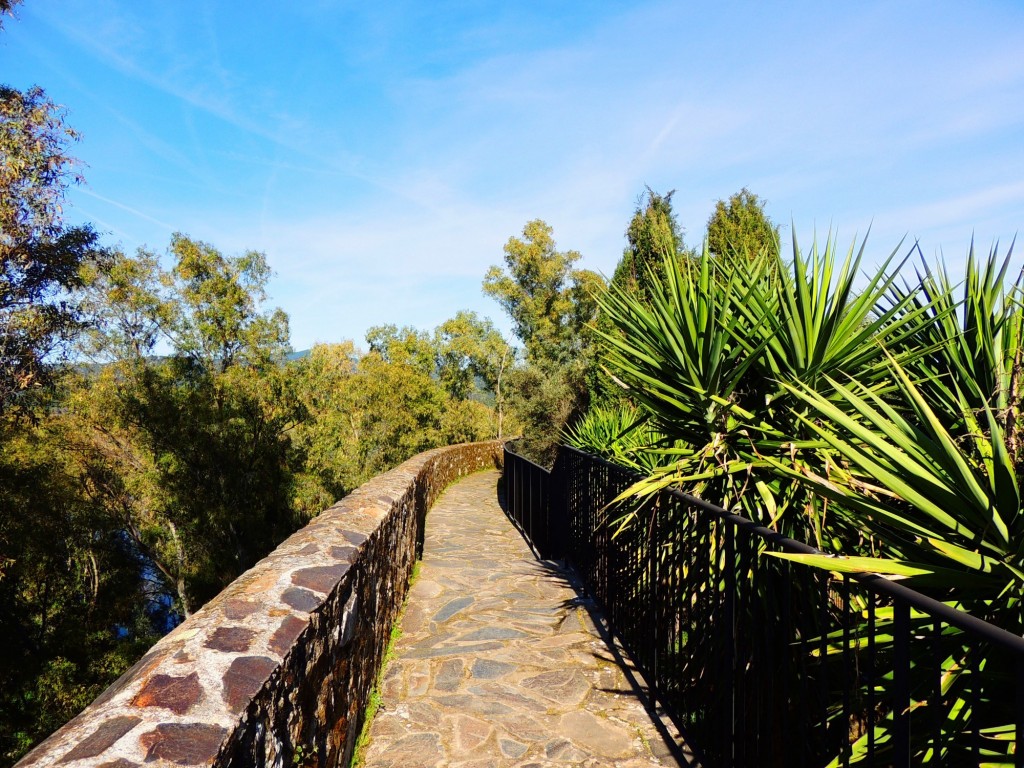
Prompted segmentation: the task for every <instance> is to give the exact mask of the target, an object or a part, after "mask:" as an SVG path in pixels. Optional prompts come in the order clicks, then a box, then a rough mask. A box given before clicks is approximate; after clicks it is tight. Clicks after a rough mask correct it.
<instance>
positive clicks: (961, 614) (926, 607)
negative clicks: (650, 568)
mask: <svg viewBox="0 0 1024 768" xmlns="http://www.w3.org/2000/svg"><path fill="white" fill-rule="evenodd" d="M561 448H562V450H567V451H571V452H573V453H577V454H579V455H581V456H585V457H586V458H587V459H590V460H591V461H594V462H597V463H599V464H604V465H606V466H608V467H611V468H613V469H616V470H618V471H621V472H625V473H627V474H631V475H633V476H634V477H635V478H636V479H637V480H640V479H643V474H642V473H640V472H637V471H636V470H635V469H633V468H631V467H626V466H623V465H622V464H616V463H615V462H613V461H609V460H608V459H605V458H604V457H602V456H596V455H594V454H592V453H587V452H586V451H581V450H579V449H578V448H573V447H572V446H568V445H563V446H561ZM516 455H518V454H516ZM524 460H525V461H529V459H524ZM666 490H667V491H668V493H669V494H671V495H672V496H674V497H675V498H677V499H679V500H681V501H684V502H686V503H687V504H690V505H692V506H695V507H698V508H700V509H703V510H704V511H706V512H709V513H711V514H713V515H716V516H717V517H719V518H721V519H723V520H725V521H727V522H729V523H731V524H733V525H734V526H736V527H737V528H740V529H742V530H744V531H746V532H747V533H749V534H752V535H754V536H757V537H759V538H761V539H764V540H765V541H768V542H770V543H772V544H774V545H775V546H777V547H779V548H780V549H782V550H784V551H787V552H793V553H794V554H801V555H824V556H826V557H835V556H834V555H830V554H829V553H827V552H822V551H821V550H820V549H816V548H815V547H812V546H811V545H810V544H804V543H803V542H800V541H797V540H796V539H791V538H789V537H788V536H784V535H782V534H781V533H779V532H778V531H773V530H772V529H771V528H768V527H766V526H763V525H760V524H758V523H755V522H754V521H753V520H750V519H748V518H746V517H743V516H742V515H737V514H736V513H734V512H729V510H727V509H725V508H724V507H720V506H718V505H717V504H712V503H711V502H709V501H707V500H705V499H701V498H698V497H696V496H692V495H690V494H688V493H685V492H684V491H681V490H679V489H678V488H672V489H666ZM837 559H838V558H837ZM845 575H848V576H849V577H850V578H852V579H854V580H855V581H857V582H859V583H860V584H862V585H864V587H866V588H867V589H869V590H871V591H872V592H874V593H876V594H882V595H886V596H888V597H892V598H896V599H898V600H902V601H903V602H905V603H907V604H908V605H909V606H910V607H911V608H916V609H918V610H920V611H922V612H923V613H927V614H928V615H930V616H933V617H935V618H939V619H941V620H942V621H944V622H946V623H947V624H950V625H952V626H954V627H957V628H958V629H962V630H964V631H966V632H970V633H972V634H974V635H977V636H979V637H980V638H982V639H983V640H985V641H987V642H990V643H993V644H995V645H999V646H1001V647H1003V648H1006V649H1007V650H1009V651H1010V652H1011V653H1015V654H1018V655H1020V656H1022V657H1024V637H1020V636H1019V635H1015V634H1013V633H1012V632H1010V631H1008V630H1006V629H1003V628H1002V627H999V626H996V625H995V624H990V623H989V622H987V621H985V620H983V619H979V618H978V617H977V616H974V615H973V614H970V613H968V612H967V611H964V610H961V609H959V608H954V607H952V606H950V605H947V604H946V603H943V602H941V601H939V600H936V599H934V598H932V597H928V596H927V595H923V594H921V593H920V592H918V591H916V590H914V589H911V588H910V587H905V586H903V585H902V584H899V583H897V582H896V581H893V580H892V579H888V578H886V577H885V576H883V575H882V574H879V573H849V574H845Z"/></svg>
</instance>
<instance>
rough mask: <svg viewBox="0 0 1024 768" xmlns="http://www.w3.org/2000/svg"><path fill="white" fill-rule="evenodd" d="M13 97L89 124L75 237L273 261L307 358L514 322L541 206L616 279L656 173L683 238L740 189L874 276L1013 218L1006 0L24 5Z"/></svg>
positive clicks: (1015, 94)
mask: <svg viewBox="0 0 1024 768" xmlns="http://www.w3.org/2000/svg"><path fill="white" fill-rule="evenodd" d="M293 5H294V7H292V6H293ZM0 82H6V83H9V84H11V85H14V86H16V87H27V86H28V85H31V84H39V85H41V86H43V87H44V88H45V89H46V90H47V91H48V93H49V94H50V95H51V97H52V98H53V99H54V100H55V101H57V102H59V103H61V104H63V105H65V106H66V107H67V110H68V121H69V122H70V123H71V124H72V125H73V126H75V127H76V128H77V129H79V130H80V131H81V133H82V134H83V139H82V141H81V143H79V144H78V145H77V146H76V147H75V149H74V152H75V154H76V155H77V156H78V157H79V158H81V160H82V161H83V162H84V163H85V164H86V165H87V167H86V168H85V169H84V174H85V177H86V180H87V185H86V186H84V187H80V188H77V189H76V190H74V191H73V192H72V194H71V195H70V199H69V203H70V205H69V207H68V211H67V213H68V217H69V218H70V219H71V220H72V221H80V220H84V221H90V222H92V223H94V225H95V226H96V227H97V228H98V229H99V230H101V231H103V232H105V233H107V234H106V238H107V241H108V242H110V243H121V244H122V246H123V247H124V248H125V249H127V250H134V249H135V248H136V247H139V246H141V245H146V246H149V247H150V248H151V249H154V250H157V251H163V250H164V248H166V246H167V243H168V241H169V239H170V235H171V233H172V232H175V231H181V232H184V233H187V234H189V235H191V236H193V237H196V238H200V239H202V240H205V241H207V242H210V243H212V244H214V245H215V246H217V247H219V248H220V249H221V250H223V251H225V252H228V253H237V252H240V251H243V250H246V249H250V248H252V249H257V250H261V251H264V252H266V254H267V256H268V258H269V261H270V263H271V265H272V267H273V269H274V270H275V273H276V276H275V278H274V280H273V282H272V284H271V286H270V293H271V296H272V301H273V303H274V304H275V305H280V306H281V307H282V308H283V309H284V310H285V311H286V312H288V314H289V315H290V317H291V320H292V341H293V344H294V346H295V347H296V348H299V349H301V348H305V347H308V346H310V345H311V344H312V343H313V342H315V341H336V340H340V339H344V338H352V339H355V340H357V342H361V341H362V339H363V336H364V333H365V330H366V328H367V327H369V326H371V325H375V324H380V323H386V322H391V323H396V324H399V325H403V324H411V325H415V326H418V327H421V328H426V329H430V328H433V327H434V326H435V325H437V324H438V323H440V322H442V321H443V320H444V319H446V318H448V317H450V316H452V315H453V314H455V312H456V311H457V310H459V309H464V308H465V309H473V310H476V311H478V312H480V313H481V314H484V315H487V316H490V317H492V318H493V319H494V320H496V321H498V323H499V325H500V326H501V327H503V328H506V329H507V328H508V324H507V322H506V321H505V319H504V318H503V317H502V315H501V310H500V309H499V308H498V307H497V305H496V304H494V303H493V302H492V301H491V300H490V299H488V298H486V297H484V296H483V295H482V293H481V291H480V284H481V281H482V278H483V275H484V272H485V271H486V269H487V267H488V266H489V265H491V264H497V263H500V262H501V259H502V246H503V245H504V243H505V242H506V241H507V239H508V238H509V237H510V236H512V235H515V234H518V233H519V232H520V231H521V230H522V227H523V225H524V224H525V223H526V222H527V221H528V220H530V219H533V218H542V219H544V220H545V221H547V222H548V223H549V224H551V225H552V226H553V227H554V231H555V236H556V239H557V241H558V244H559V247H560V248H563V249H569V248H572V249H575V250H578V251H580V252H581V253H582V254H583V257H584V258H583V263H582V266H584V267H588V268H591V269H595V270H598V271H601V272H603V273H605V274H611V272H612V271H613V270H614V268H615V263H616V261H617V259H618V258H619V256H620V255H621V253H622V248H623V245H624V239H623V231H624V230H625V227H626V224H627V223H628V220H629V217H630V215H631V214H632V212H633V210H634V208H635V206H636V203H637V200H638V198H639V196H640V195H641V193H642V192H643V190H644V186H645V185H649V186H650V187H652V188H653V189H655V190H657V191H662V192H664V191H667V190H670V189H675V190H676V193H675V196H674V197H673V201H674V203H675V207H676V210H677V212H678V214H679V219H680V222H681V223H682V225H683V227H684V228H685V230H686V240H687V242H688V243H697V242H699V241H700V239H701V237H702V236H703V231H704V226H705V224H706V222H707V219H708V216H709V215H710V214H711V211H712V210H713V208H714V203H715V201H716V200H717V199H719V198H725V197H728V196H729V195H730V194H732V193H733V192H736V191H738V190H739V189H740V188H741V187H743V186H747V187H748V188H750V189H751V190H752V191H753V192H755V193H757V194H758V195H760V196H761V197H762V198H764V199H766V200H767V210H768V213H769V215H771V216H772V218H774V219H775V220H776V221H777V222H779V223H781V224H783V225H784V230H783V236H784V239H785V240H786V241H787V242H788V241H789V240H790V238H791V235H792V232H793V231H794V229H795V231H796V233H797V236H798V238H799V240H800V241H801V242H802V243H805V244H806V243H807V242H809V241H810V239H811V237H812V236H813V234H814V232H815V231H817V233H818V235H819V236H820V237H822V238H823V237H824V236H825V234H826V233H827V232H828V231H829V229H830V228H831V229H832V230H834V231H835V232H836V233H837V234H838V237H839V239H840V241H841V242H843V243H844V244H846V243H849V242H850V241H851V240H852V239H853V238H854V237H855V236H857V235H864V234H865V233H866V232H867V230H868V227H869V226H870V227H871V236H870V238H869V241H868V253H869V258H870V259H871V260H873V261H880V260H881V259H883V258H884V257H885V256H887V255H888V254H889V252H890V251H891V250H892V249H893V248H895V247H896V245H897V244H898V243H899V241H900V239H901V238H903V237H904V236H906V237H908V238H909V240H910V241H913V240H915V239H917V240H919V241H920V243H921V246H922V249H923V250H924V252H925V254H926V255H928V256H930V257H934V256H936V255H937V254H939V253H940V252H941V253H942V254H944V256H945V258H946V260H947V262H948V263H950V265H951V266H952V267H953V268H954V269H955V268H956V267H957V265H958V264H960V263H961V262H962V260H963V257H964V254H965V253H966V250H967V247H968V244H969V242H970V240H971V237H972V235H973V236H974V238H975V240H976V242H977V244H978V245H979V247H981V248H983V249H985V250H987V249H988V248H989V246H990V245H991V244H992V243H993V241H995V240H999V241H1000V242H1001V243H1002V244H1003V246H1004V247H1005V245H1007V244H1009V242H1010V241H1011V240H1012V238H1013V237H1014V235H1015V234H1016V233H1017V231H1018V229H1019V228H1020V227H1021V224H1022V222H1024V215H1022V214H1024V4H1021V3H1018V2H1001V3H1000V2H984V1H980V2H971V3H954V2H858V3H829V2H820V0H819V1H818V2H813V3H812V2H807V3H804V2H790V3H755V2H749V3H740V2H716V3H701V4H697V3H683V2H633V3H626V2H587V1H583V2H574V3H564V2H554V1H553V0H548V1H547V2H501V3H496V2H482V1H480V2H477V1H475V0H460V2H447V1H446V0H435V1H434V2H430V3H422V2H386V1H385V2H381V3H376V4H374V3H366V2H358V3H355V2H327V1H326V0H322V1H319V2H318V1H316V0H307V1H306V2H302V3H295V4H288V3H280V2H278V3H265V2H247V3H233V2H232V3H229V2H219V3H218V2H212V1H209V2H202V1H200V0H180V1H179V2H174V3H166V2H160V3H157V2H151V1H150V0H132V1H130V2H129V0H122V1H121V2H113V1H111V0H88V2H86V1H85V0H26V2H25V4H24V5H23V6H21V7H20V9H19V12H18V18H17V19H16V20H8V21H7V22H6V23H5V29H4V32H3V33H2V34H0ZM791 223H792V225H793V226H792V227H791Z"/></svg>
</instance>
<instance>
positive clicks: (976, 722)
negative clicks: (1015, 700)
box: [967, 648, 981, 762]
mask: <svg viewBox="0 0 1024 768" xmlns="http://www.w3.org/2000/svg"><path fill="white" fill-rule="evenodd" d="M975 650H976V648H969V649H968V650H967V654H968V656H969V657H970V659H971V722H972V723H973V728H972V729H971V730H972V731H973V733H972V738H971V750H972V751H973V752H974V760H975V762H980V760H981V717H979V716H978V710H979V706H980V704H981V658H980V656H981V655H980V654H978V653H972V651H975Z"/></svg>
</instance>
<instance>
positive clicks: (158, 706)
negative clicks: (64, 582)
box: [17, 440, 503, 768]
mask: <svg viewBox="0 0 1024 768" xmlns="http://www.w3.org/2000/svg"><path fill="white" fill-rule="evenodd" d="M502 445H503V442H502V441H497V440H495V441H490V442H485V443H467V444H463V445H455V446H449V447H446V448H437V449H434V450H432V451H427V452H425V453H421V454H419V455H418V456H415V457H413V458H411V459H409V460H408V461H406V462H405V463H404V464H402V465H400V466H399V467H397V468H395V469H393V470H391V471H390V472H387V473H385V474H383V475H379V476H377V477H375V478H374V479H372V480H370V481H369V482H367V483H366V484H364V485H362V486H360V487H359V488H358V489H356V490H355V491H353V492H352V493H351V494H350V495H348V496H346V497H345V498H344V499H342V500H341V501H339V502H338V503H336V504H334V505H333V506H332V507H330V508H328V509H327V510H325V511H324V512H321V513H320V515H318V516H317V517H316V518H315V519H314V520H313V521H311V522H310V523H309V525H307V526H306V527H305V528H302V529H301V530H299V531H297V532H296V533H294V534H293V535H292V536H290V537H289V538H288V539H286V540H285V541H284V542H283V543H282V544H281V545H280V546H279V547H278V548H277V549H275V550H274V551H273V552H272V553H271V554H270V555H268V556H267V557H265V558H264V559H263V560H261V561H260V562H258V563H257V564H256V565H255V566H253V567H252V568H251V569H249V570H248V571H246V572H245V573H243V574H242V575H241V576H239V577H238V578H237V579H236V580H235V581H233V582H232V583H231V584H229V585H228V586H227V587H226V588H225V589H224V591H222V592H221V593H220V594H219V595H217V596H216V597H215V598H213V599H212V600H210V602H208V603H207V604H206V605H205V606H203V608H202V609H201V610H199V611H197V612H196V613H195V614H194V615H192V616H191V617H190V618H189V619H188V620H187V621H185V622H183V623H182V624H181V625H180V626H178V627H177V628H176V629H175V630H174V631H173V632H171V633H170V634H168V635H167V636H166V637H164V638H162V639H161V640H160V641H159V642H158V643H156V644H155V645H154V646H153V647H152V648H151V649H150V650H149V652H148V653H147V654H146V655H145V656H143V657H142V659H141V660H140V661H139V662H138V663H136V664H135V666H133V667H132V668H131V669H129V670H128V671H127V672H126V673H125V674H124V675H122V676H121V678H120V679H118V680H117V681H116V682H115V683H114V684H113V685H112V686H110V688H108V689H107V690H106V691H104V692H103V693H102V694H101V695H100V696H99V698H97V699H96V700H95V701H94V702H93V703H92V704H90V705H89V706H88V707H87V708H86V709H85V710H84V711H82V712H81V714H79V715H78V716H77V717H75V718H74V719H73V720H71V721H70V722H68V723H67V724H66V725H64V726H63V727H62V728H61V729H60V730H58V731H57V732H56V733H54V734H53V735H51V736H50V737H49V738H48V739H46V741H44V742H42V743H41V744H40V745H39V746H37V747H36V748H35V749H34V750H32V751H31V752H30V753H29V754H28V755H26V756H25V757H24V758H23V759H22V760H21V761H20V762H18V763H17V768H29V766H32V767H33V768H34V767H35V766H40V767H41V766H51V765H53V766H58V765H59V766H62V767H63V766H67V768H86V766H89V768H132V767H133V766H141V765H147V766H172V765H185V766H217V767H218V768H219V767H220V766H274V767H275V768H276V767H277V766H289V765H293V764H296V763H298V762H301V764H302V766H304V768H320V767H324V768H326V767H330V768H333V767H334V766H347V765H348V763H349V761H350V759H351V755H352V750H353V749H354V747H355V742H356V739H357V737H358V734H359V731H360V729H361V728H362V724H363V722H362V721H363V717H364V713H365V711H366V706H367V703H368V701H369V695H370V691H371V688H372V687H373V684H374V681H375V679H376V676H377V672H378V670H379V668H380V663H381V660H382V658H383V654H384V650H385V648H386V647H387V643H388V639H389V636H390V633H391V627H392V625H393V624H394V621H395V619H396V617H397V615H398V611H399V609H400V608H401V605H402V602H403V600H404V598H405V593H406V589H407V587H408V580H409V575H410V574H411V572H412V567H413V564H414V563H415V561H416V559H417V558H418V556H419V551H420V549H421V547H422V541H423V525H424V520H425V517H426V513H427V510H428V509H429V508H430V506H431V505H432V504H433V502H434V500H435V499H436V498H437V496H438V495H440V493H441V492H442V491H443V490H444V489H445V488H446V487H447V486H448V485H450V484H451V483H452V482H454V481H455V480H457V479H458V478H460V477H462V476H464V475H467V474H469V473H471V472H474V471H476V470H479V469H484V468H487V467H495V466H500V464H501V460H502Z"/></svg>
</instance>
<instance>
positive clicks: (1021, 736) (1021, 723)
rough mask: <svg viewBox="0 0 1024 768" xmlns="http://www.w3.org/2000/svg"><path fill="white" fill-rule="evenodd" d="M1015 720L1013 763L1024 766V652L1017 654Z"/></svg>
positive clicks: (1021, 767) (1020, 767) (1022, 767)
mask: <svg viewBox="0 0 1024 768" xmlns="http://www.w3.org/2000/svg"><path fill="white" fill-rule="evenodd" d="M1016 678H1017V722H1016V723H1014V730H1013V743H1014V749H1013V764H1014V766H1016V768H1024V653H1018V654H1017V676H1016Z"/></svg>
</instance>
